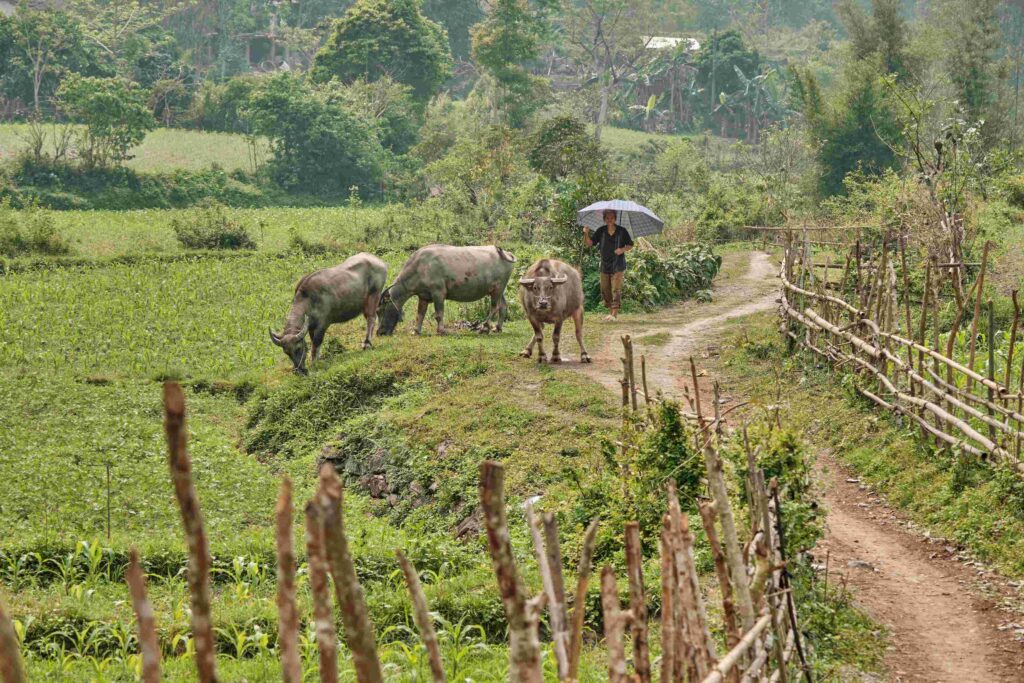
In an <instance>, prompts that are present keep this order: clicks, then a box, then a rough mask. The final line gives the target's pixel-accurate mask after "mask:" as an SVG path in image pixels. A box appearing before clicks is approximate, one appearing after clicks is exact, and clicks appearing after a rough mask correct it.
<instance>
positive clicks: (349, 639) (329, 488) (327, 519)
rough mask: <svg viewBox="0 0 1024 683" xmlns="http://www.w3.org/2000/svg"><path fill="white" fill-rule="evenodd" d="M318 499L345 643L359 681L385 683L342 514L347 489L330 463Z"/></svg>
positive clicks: (322, 476) (323, 473)
mask: <svg viewBox="0 0 1024 683" xmlns="http://www.w3.org/2000/svg"><path fill="white" fill-rule="evenodd" d="M316 500H317V503H318V504H319V505H320V510H321V514H322V515H323V524H324V546H325V549H326V554H327V563H328V565H329V566H330V570H331V577H332V578H333V579H334V597H335V600H336V601H337V603H338V607H339V608H340V609H341V621H342V623H343V624H344V625H345V642H346V644H347V645H348V649H349V650H350V651H351V653H352V665H353V667H354V668H355V672H356V680H357V681H358V682H359V683H381V682H382V681H383V678H384V676H383V673H382V671H381V666H380V659H379V658H378V656H377V642H376V638H375V637H374V635H373V623H372V622H371V621H370V614H369V611H368V610H367V608H366V600H365V599H364V598H363V587H362V586H360V585H359V578H358V577H357V576H356V568H355V563H354V562H353V561H352V554H351V552H350V551H349V547H348V538H347V537H346V536H345V519H344V516H343V515H342V505H343V503H344V490H343V488H342V485H341V480H339V479H338V475H337V474H336V473H335V472H334V466H333V465H331V464H330V463H324V465H323V466H322V467H321V468H320V488H319V489H318V490H317V492H316Z"/></svg>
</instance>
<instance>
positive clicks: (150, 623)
mask: <svg viewBox="0 0 1024 683" xmlns="http://www.w3.org/2000/svg"><path fill="white" fill-rule="evenodd" d="M124 580H125V583H127V584H128V593H129V595H131V599H132V610H134V612H135V621H136V623H137V624H138V631H139V633H138V638H139V654H140V655H141V657H142V676H141V680H142V683H157V681H159V680H160V641H159V639H158V638H157V634H156V618H155V617H154V615H153V604H152V603H151V602H150V601H149V597H148V596H147V595H146V574H145V572H143V571H142V564H141V563H140V561H139V551H138V550H136V549H135V548H132V549H131V550H130V551H129V552H128V568H127V569H126V570H125V572H124ZM6 680H7V678H6V677H5V678H4V681H6Z"/></svg>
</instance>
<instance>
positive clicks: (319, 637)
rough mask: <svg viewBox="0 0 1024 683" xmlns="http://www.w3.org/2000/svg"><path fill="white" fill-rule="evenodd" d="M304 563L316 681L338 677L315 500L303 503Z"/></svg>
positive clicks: (321, 530) (333, 680)
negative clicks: (310, 602) (316, 662)
mask: <svg viewBox="0 0 1024 683" xmlns="http://www.w3.org/2000/svg"><path fill="white" fill-rule="evenodd" d="M306 563H307V565H308V567H309V589H310V592H311V593H312V595H313V623H314V626H315V629H316V646H317V651H318V652H319V654H320V657H319V660H320V683H336V681H337V680H338V629H337V627H336V625H335V623H334V611H333V610H332V609H331V588H330V585H329V581H328V578H327V574H328V572H329V571H330V569H329V567H328V566H327V554H326V550H325V549H324V523H323V512H322V510H321V509H320V506H319V505H318V504H317V503H316V502H315V501H310V502H309V503H307V504H306Z"/></svg>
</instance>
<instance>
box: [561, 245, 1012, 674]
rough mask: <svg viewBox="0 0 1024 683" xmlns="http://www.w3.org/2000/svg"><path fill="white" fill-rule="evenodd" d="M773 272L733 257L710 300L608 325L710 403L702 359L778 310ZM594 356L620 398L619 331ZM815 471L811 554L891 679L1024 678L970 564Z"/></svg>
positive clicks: (829, 464) (830, 467) (851, 487)
mask: <svg viewBox="0 0 1024 683" xmlns="http://www.w3.org/2000/svg"><path fill="white" fill-rule="evenodd" d="M744 262H746V265H745V266H744ZM776 275H777V272H776V267H775V266H774V264H773V263H772V262H771V260H770V259H769V257H768V255H767V254H765V253H761V252H752V253H735V254H729V255H727V256H726V257H725V263H724V264H723V274H722V275H721V276H720V277H719V279H718V280H716V282H715V286H714V290H713V292H714V297H713V302H712V303H710V304H697V303H695V302H686V303H684V304H681V305H679V306H675V307H672V308H669V309H666V310H664V311H662V312H659V313H657V314H654V315H647V316H643V317H641V316H636V317H634V316H629V317H626V318H624V319H623V321H622V322H619V323H614V324H611V325H614V327H615V328H621V330H622V333H623V334H625V333H627V332H628V333H629V334H631V335H632V337H633V338H634V340H635V345H636V346H637V348H638V353H641V352H642V353H644V354H645V355H646V357H647V361H648V383H649V387H650V390H651V392H652V393H654V392H656V391H661V392H664V394H665V395H666V396H669V397H673V398H678V399H682V397H683V394H684V391H685V390H689V391H692V380H691V379H690V377H691V374H690V367H689V358H690V357H691V356H692V357H693V358H694V361H695V363H696V366H697V369H698V385H699V387H698V390H699V391H700V394H701V398H702V403H703V404H704V405H705V406H707V405H710V403H711V396H712V394H711V389H712V387H711V377H710V376H709V375H708V374H707V373H705V372H703V371H702V370H701V365H702V361H704V362H706V361H707V359H708V358H711V357H714V356H715V355H717V353H718V348H719V343H720V342H719V340H720V338H721V335H722V332H723V328H724V327H725V326H726V325H728V324H729V323H730V321H732V322H734V323H735V322H737V321H736V319H738V318H742V317H745V316H749V315H752V314H755V313H758V312H762V311H767V310H771V309H773V308H775V306H776V299H777V296H778V294H777V290H776V287H777V280H776ZM605 324H606V325H607V323H605ZM597 351H598V352H597V353H594V354H593V357H594V359H595V360H594V364H593V365H591V366H581V370H582V371H583V372H586V373H587V374H588V375H590V376H591V377H593V378H594V379H596V380H598V381H600V382H601V383H602V384H604V385H605V386H607V387H608V388H609V389H610V390H612V391H614V392H615V393H616V394H619V393H620V391H621V385H620V383H619V380H620V379H621V377H622V364H621V361H620V360H619V358H620V357H621V355H622V344H621V341H620V339H619V335H617V334H612V335H609V338H608V339H607V340H606V341H605V344H604V346H603V348H601V349H598V350H597ZM740 401H742V397H740V396H723V397H722V408H723V410H728V407H729V406H730V405H735V404H736V403H738V402H740ZM818 475H819V479H820V483H821V490H822V495H823V499H824V503H825V506H826V507H827V509H828V530H827V536H826V538H825V540H824V541H823V542H822V543H821V546H820V548H819V555H820V556H819V557H818V558H817V559H818V561H819V562H821V563H824V561H825V558H826V556H827V557H828V563H829V566H830V572H831V576H830V579H829V581H830V584H832V585H835V586H837V590H847V589H848V590H851V591H852V593H853V595H854V598H855V600H856V602H857V603H858V605H860V606H861V607H862V608H863V609H864V610H866V611H867V612H868V614H870V615H871V617H872V618H873V619H875V620H876V621H877V622H879V623H880V624H882V625H883V626H885V627H886V628H887V629H888V631H889V632H890V634H891V646H890V648H889V650H888V652H887V654H886V667H887V669H888V680H891V681H897V682H900V683H918V682H921V683H924V682H926V681H927V682H930V683H937V682H938V683H966V682H975V681H977V682H979V683H981V682H985V683H989V682H1000V683H1001V682H1003V681H1007V682H1009V681H1017V682H1020V681H1024V646H1022V645H1021V643H1019V642H1017V641H1016V640H1015V639H1014V636H1013V631H1014V629H1013V628H1007V626H1006V624H1007V623H1008V622H1010V621H1011V616H1010V615H1007V614H1005V613H1003V612H1001V611H1000V610H999V609H998V608H997V607H996V604H995V602H994V601H993V599H992V597H991V590H990V591H989V595H988V596H986V595H984V594H983V593H982V591H980V590H978V587H977V584H978V581H977V574H978V571H977V569H975V568H972V567H971V566H970V565H969V564H967V563H965V562H963V561H962V559H963V558H962V557H959V558H958V556H957V553H956V551H955V549H953V548H951V547H949V546H946V545H944V544H943V542H941V541H939V540H937V539H929V538H926V537H924V536H922V535H920V534H918V533H916V532H915V531H912V530H911V528H910V526H911V525H908V524H906V523H904V522H903V521H902V520H901V518H900V516H899V515H898V514H897V513H896V512H894V511H893V510H892V509H890V508H889V507H887V506H886V505H885V502H884V501H883V500H881V499H880V498H878V497H877V496H874V495H873V494H871V492H870V490H869V489H867V487H864V486H862V485H860V483H859V481H858V480H857V479H856V478H855V477H853V476H852V475H850V474H849V473H847V472H845V471H843V469H842V468H841V467H840V466H839V465H838V464H837V463H836V461H835V460H834V459H833V457H832V455H831V454H830V453H821V454H820V456H819V462H818ZM840 586H842V588H840ZM989 588H991V585H990V586H989ZM996 592H998V590H997V591H996Z"/></svg>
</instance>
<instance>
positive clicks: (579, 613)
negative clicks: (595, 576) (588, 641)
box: [569, 520, 597, 681]
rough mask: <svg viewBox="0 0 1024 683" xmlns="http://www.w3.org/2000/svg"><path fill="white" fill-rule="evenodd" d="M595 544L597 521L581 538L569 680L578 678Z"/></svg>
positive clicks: (571, 632) (591, 524)
mask: <svg viewBox="0 0 1024 683" xmlns="http://www.w3.org/2000/svg"><path fill="white" fill-rule="evenodd" d="M596 543H597V520H594V521H593V522H591V523H590V525H589V526H588V527H587V532H586V534H584V536H583V551H582V552H581V554H580V565H579V569H578V570H577V572H576V593H575V596H574V598H573V607H572V630H571V631H570V633H569V680H573V681H574V680H576V679H577V678H578V677H579V670H580V653H581V652H582V651H583V620H584V618H585V617H586V613H587V584H588V583H589V582H590V572H591V566H592V564H593V559H594V545H595V544H596Z"/></svg>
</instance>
